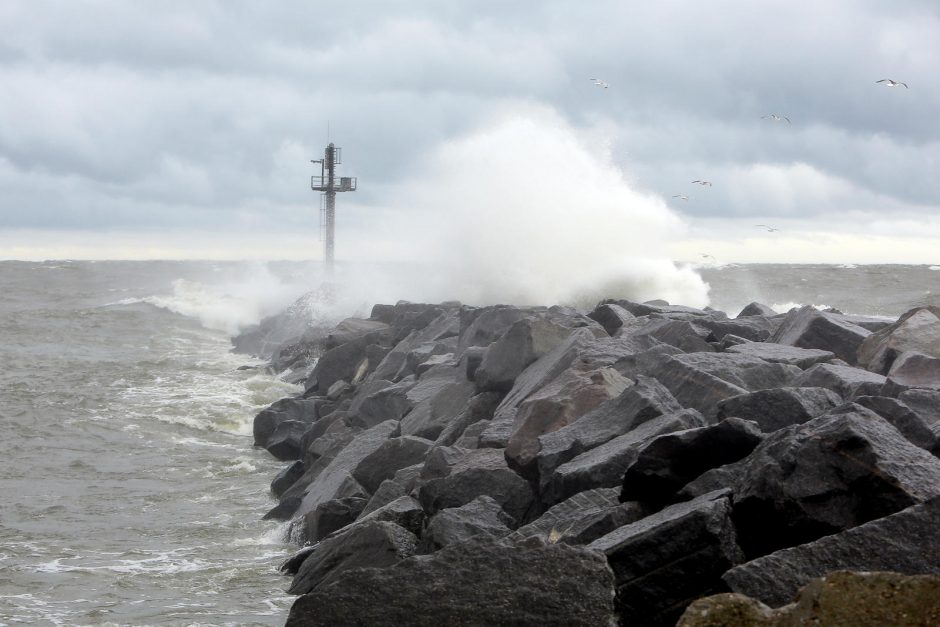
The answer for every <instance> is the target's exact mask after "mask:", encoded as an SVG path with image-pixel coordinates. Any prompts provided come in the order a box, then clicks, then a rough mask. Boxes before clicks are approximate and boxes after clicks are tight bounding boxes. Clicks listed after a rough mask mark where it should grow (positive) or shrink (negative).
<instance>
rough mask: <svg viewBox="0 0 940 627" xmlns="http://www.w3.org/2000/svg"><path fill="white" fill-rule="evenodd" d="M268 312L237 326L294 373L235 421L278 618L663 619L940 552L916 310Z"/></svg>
mask: <svg viewBox="0 0 940 627" xmlns="http://www.w3.org/2000/svg"><path fill="white" fill-rule="evenodd" d="M284 320H285V318H284V317H283V316H282V318H280V321H281V323H284V324H286V323H285V322H284ZM289 324H290V325H292V326H291V329H292V330H293V331H294V332H295V337H290V338H285V337H284V336H285V335H287V333H286V332H284V331H282V330H281V331H279V330H278V329H277V326H278V322H268V323H267V325H268V326H267V327H265V326H264V325H262V327H261V328H260V329H259V330H254V331H253V332H252V334H251V335H250V338H252V342H254V344H255V345H260V342H261V340H263V339H264V337H263V336H265V335H267V336H268V337H274V338H278V340H279V341H280V342H281V343H280V345H279V346H278V347H277V348H273V349H272V348H271V342H270V341H268V342H267V343H265V344H264V345H265V346H266V347H267V350H268V351H269V355H270V357H271V359H272V364H274V365H275V366H276V367H278V365H279V367H282V368H283V367H287V366H288V365H289V367H291V368H292V369H293V373H292V375H291V376H292V378H293V380H295V381H299V382H302V384H303V386H304V392H303V393H301V394H299V395H298V396H296V397H293V398H286V399H282V400H280V401H278V402H277V403H275V404H273V405H272V406H271V407H269V408H268V409H266V410H264V411H262V412H261V413H260V414H259V415H258V416H257V418H256V419H255V423H254V437H255V444H256V445H257V446H261V447H264V448H266V449H267V450H269V451H270V452H271V454H272V455H274V456H276V457H277V458H278V459H282V460H285V461H289V462H291V463H290V465H288V466H287V467H285V468H284V470H283V471H282V472H281V473H280V474H279V475H278V476H277V477H276V478H275V479H274V481H273V482H272V492H273V494H274V495H275V496H276V497H277V499H278V503H277V505H276V506H274V507H273V508H272V509H271V511H270V512H269V513H268V514H267V516H268V517H270V518H275V519H279V520H284V521H290V527H291V534H292V538H293V539H295V540H296V541H297V542H298V543H299V544H301V545H303V547H302V548H301V549H300V551H299V552H298V553H297V555H295V556H294V557H293V558H292V559H290V560H288V562H287V563H285V565H284V569H283V570H284V572H285V573H288V574H290V575H292V576H293V581H292V584H291V592H293V593H295V594H298V595H301V596H300V597H299V599H298V601H297V602H296V603H295V605H294V607H293V609H292V611H291V614H290V617H289V620H288V623H289V624H297V625H300V624H367V623H372V622H377V621H379V622H387V623H393V624H420V625H425V624H426V625H432V624H442V623H444V624H505V623H510V624H542V625H553V624H558V625H561V624H565V625H572V624H585V625H587V624H590V625H603V624H618V623H620V624H643V625H654V626H655V625H673V624H675V623H676V621H677V620H678V619H679V617H680V616H681V615H682V614H683V612H684V611H685V609H686V608H687V607H688V606H689V604H690V603H692V602H693V601H696V599H701V598H703V597H706V596H708V595H713V594H717V593H726V592H735V593H741V594H746V595H749V596H750V597H753V599H754V600H755V601H754V602H755V603H757V602H759V603H763V604H766V605H767V606H769V607H771V608H772V607H779V606H781V605H783V604H785V603H788V602H790V601H791V600H792V599H793V598H794V596H795V595H796V594H797V591H798V590H799V589H800V588H801V587H802V586H805V585H807V584H809V583H810V582H811V581H813V580H814V578H817V577H820V576H822V575H825V574H826V573H828V572H830V571H836V570H849V571H868V570H878V571H895V572H898V573H903V574H906V575H927V574H938V573H940V540H938V539H937V534H936V528H937V525H938V523H940V518H938V517H940V458H938V455H940V345H938V344H937V341H936V338H937V337H940V310H938V309H937V308H930V307H924V308H919V309H916V310H913V311H911V312H908V313H906V314H905V315H904V316H901V318H900V319H899V320H897V321H890V320H882V319H876V318H864V317H859V316H845V315H842V314H841V313H839V312H837V311H831V310H830V311H817V310H815V309H813V308H812V307H803V308H800V309H794V310H791V311H790V312H787V313H782V314H778V313H776V312H773V311H772V310H771V309H770V308H768V307H766V306H764V305H761V304H759V303H752V304H751V305H749V306H748V307H747V308H745V309H744V310H743V311H742V312H741V314H740V315H738V316H737V317H735V318H730V317H729V316H728V315H727V314H725V313H724V312H720V311H715V310H711V309H704V310H700V309H695V308H690V307H684V306H674V305H670V304H668V303H665V302H663V301H653V302H648V303H633V302H630V301H625V300H616V301H614V300H611V301H605V302H602V303H600V304H599V305H598V306H597V307H596V308H595V309H594V310H593V311H591V312H581V311H577V310H575V309H571V308H567V307H559V306H555V307H513V306H504V305H498V306H490V307H468V306H462V305H460V304H459V303H441V304H414V303H399V304H397V305H376V306H375V307H374V308H373V310H372V312H371V315H370V317H369V318H368V319H347V320H344V321H342V322H341V323H340V324H338V325H336V326H335V327H333V328H321V329H298V327H297V324H296V321H290V322H289ZM252 342H248V341H247V339H243V340H241V341H238V342H236V343H237V344H238V345H241V346H248V345H251V344H252ZM781 573H785V576H784V575H782V574H781ZM761 607H763V606H761ZM755 611H756V610H755ZM760 611H761V612H763V611H764V610H763V609H761V610H760Z"/></svg>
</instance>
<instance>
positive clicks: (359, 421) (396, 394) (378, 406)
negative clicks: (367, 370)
mask: <svg viewBox="0 0 940 627" xmlns="http://www.w3.org/2000/svg"><path fill="white" fill-rule="evenodd" d="M414 386H415V382H414V380H413V379H412V378H409V379H407V380H404V381H399V382H397V383H392V382H390V381H386V380H385V379H372V380H370V381H367V382H366V383H363V384H362V386H361V387H360V388H359V390H357V392H356V395H355V396H354V397H353V399H352V402H351V403H350V405H349V409H348V410H347V416H348V418H347V422H349V424H351V425H354V426H357V427H362V428H363V429H369V428H371V427H374V426H375V425H377V424H380V423H382V422H385V421H386V420H401V419H402V417H404V416H405V414H407V413H408V412H409V411H411V409H412V408H413V407H414V400H413V399H412V398H409V396H408V392H409V391H410V390H411V388H413V387H414Z"/></svg>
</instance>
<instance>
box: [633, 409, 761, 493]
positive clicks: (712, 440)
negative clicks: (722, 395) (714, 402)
mask: <svg viewBox="0 0 940 627" xmlns="http://www.w3.org/2000/svg"><path fill="white" fill-rule="evenodd" d="M638 430H639V429H637V431H638ZM628 435H629V434H628ZM621 437H624V436H621ZM763 439H764V435H763V434H762V433H761V430H760V428H759V427H758V426H757V424H755V423H753V422H751V421H749V420H741V419H740V418H727V419H725V420H722V421H721V422H719V423H718V424H716V425H709V426H699V427H695V428H691V429H689V428H687V429H684V430H682V431H678V430H676V431H673V432H671V433H665V434H663V435H658V436H655V437H653V438H651V439H650V440H649V441H647V442H645V443H644V444H643V445H642V446H641V448H640V449H639V450H638V451H637V452H636V454H635V457H634V460H633V462H632V463H631V464H630V465H629V466H628V467H627V468H626V472H625V473H624V475H623V479H622V481H621V483H622V485H623V490H622V491H621V492H620V500H621V501H646V502H653V503H668V502H670V501H672V500H674V498H675V494H676V492H678V491H679V490H680V489H681V488H682V487H683V486H684V485H686V484H687V483H689V482H690V481H692V480H693V479H695V478H696V477H698V476H700V475H701V474H702V473H704V472H706V471H707V470H711V469H713V468H719V467H721V466H724V465H726V464H732V463H734V462H736V461H738V460H740V459H743V458H744V457H746V456H747V455H749V454H750V453H751V451H753V450H754V448H755V447H756V446H757V445H758V444H760V443H761V441H762V440H763Z"/></svg>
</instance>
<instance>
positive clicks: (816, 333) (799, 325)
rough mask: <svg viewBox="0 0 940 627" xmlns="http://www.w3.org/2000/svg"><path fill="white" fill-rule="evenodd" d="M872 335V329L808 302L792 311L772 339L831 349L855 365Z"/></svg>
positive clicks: (826, 349)
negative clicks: (860, 351)
mask: <svg viewBox="0 0 940 627" xmlns="http://www.w3.org/2000/svg"><path fill="white" fill-rule="evenodd" d="M869 335H871V331H869V330H868V329H865V328H863V327H860V326H858V325H855V324H852V323H851V322H846V321H845V320H842V319H841V318H839V317H838V316H836V315H833V314H828V313H825V312H822V311H818V310H816V309H815V308H813V307H812V306H811V305H806V306H805V307H801V308H800V309H794V310H792V311H790V312H789V313H788V314H787V315H786V317H785V318H784V319H783V322H782V323H781V324H780V327H779V328H778V329H777V331H776V332H775V333H774V334H773V335H772V336H771V337H770V340H769V341H770V342H774V343H776V344H787V345H789V346H799V347H800V348H816V349H820V350H825V351H831V352H833V353H835V354H836V357H838V358H839V359H842V360H844V361H846V362H848V363H849V364H855V363H856V361H857V359H858V351H859V349H860V347H861V345H862V342H864V341H865V339H866V338H867V337H868V336H869Z"/></svg>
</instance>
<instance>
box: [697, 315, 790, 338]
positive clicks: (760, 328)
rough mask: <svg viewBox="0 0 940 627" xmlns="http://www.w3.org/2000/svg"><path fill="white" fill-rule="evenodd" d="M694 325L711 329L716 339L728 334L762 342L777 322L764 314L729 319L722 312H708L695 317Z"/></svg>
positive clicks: (771, 332)
mask: <svg viewBox="0 0 940 627" xmlns="http://www.w3.org/2000/svg"><path fill="white" fill-rule="evenodd" d="M695 325H697V326H699V327H702V328H704V329H708V330H709V331H711V336H712V337H713V338H714V339H715V340H716V341H719V342H720V341H722V340H724V338H725V337H726V336H728V335H733V336H735V337H741V338H744V339H747V340H750V341H751V342H764V341H765V340H767V339H768V338H769V337H770V336H771V335H773V333H774V331H776V330H777V326H778V325H777V322H775V321H773V320H771V319H770V318H767V317H765V316H747V317H742V316H738V317H737V318H734V319H732V320H729V319H728V318H727V317H726V316H724V314H722V315H717V314H710V315H708V316H704V317H701V318H696V320H695Z"/></svg>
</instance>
